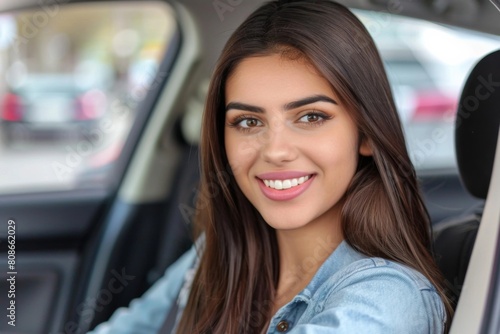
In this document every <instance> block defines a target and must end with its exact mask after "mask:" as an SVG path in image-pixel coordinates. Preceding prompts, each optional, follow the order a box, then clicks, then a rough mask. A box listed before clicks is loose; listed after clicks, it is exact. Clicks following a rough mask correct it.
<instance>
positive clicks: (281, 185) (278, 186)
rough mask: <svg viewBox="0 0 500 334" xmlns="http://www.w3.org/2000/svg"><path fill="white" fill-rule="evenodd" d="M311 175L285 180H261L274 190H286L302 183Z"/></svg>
mask: <svg viewBox="0 0 500 334" xmlns="http://www.w3.org/2000/svg"><path fill="white" fill-rule="evenodd" d="M310 177H312V175H306V176H301V177H299V178H293V179H285V180H262V181H263V182H264V184H265V185H266V187H268V188H271V189H275V190H286V189H290V188H294V187H297V186H299V185H301V184H302V183H304V182H306V181H307V180H309V178H310Z"/></svg>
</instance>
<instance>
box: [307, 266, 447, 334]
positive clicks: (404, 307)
mask: <svg viewBox="0 0 500 334" xmlns="http://www.w3.org/2000/svg"><path fill="white" fill-rule="evenodd" d="M316 297H317V298H318V299H317V301H318V307H317V311H319V312H321V311H327V310H336V312H337V313H338V314H344V315H346V314H350V315H351V316H354V317H355V318H359V319H368V318H369V319H371V321H375V322H374V323H378V324H380V326H381V328H385V329H386V330H387V332H393V331H395V330H406V332H408V329H409V328H412V333H419V332H422V333H440V332H442V328H443V325H444V322H445V319H446V316H445V311H444V305H443V303H442V301H441V298H440V296H439V294H438V293H437V291H436V289H435V287H434V286H433V285H432V284H431V283H430V282H429V280H428V279H427V278H426V277H425V276H423V275H422V274H421V273H419V272H418V271H416V270H414V269H412V268H409V267H407V266H404V265H402V264H399V263H396V262H393V261H389V260H386V259H382V258H362V259H359V260H356V261H354V262H352V263H351V264H349V265H348V266H346V267H344V268H342V269H341V270H340V271H338V272H337V273H336V274H335V275H333V276H332V277H330V278H329V279H328V280H326V281H325V283H324V284H323V286H322V288H321V289H320V291H318V295H317V296H316ZM372 324H373V322H372ZM417 329H418V330H417Z"/></svg>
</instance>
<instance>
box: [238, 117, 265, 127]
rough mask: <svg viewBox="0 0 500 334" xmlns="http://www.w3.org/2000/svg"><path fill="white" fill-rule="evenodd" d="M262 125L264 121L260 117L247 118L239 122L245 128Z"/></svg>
mask: <svg viewBox="0 0 500 334" xmlns="http://www.w3.org/2000/svg"><path fill="white" fill-rule="evenodd" d="M261 125H262V122H261V121H259V120H258V119H255V118H245V119H242V120H241V121H240V122H239V126H240V127H242V128H244V129H248V128H255V127H258V126H261Z"/></svg>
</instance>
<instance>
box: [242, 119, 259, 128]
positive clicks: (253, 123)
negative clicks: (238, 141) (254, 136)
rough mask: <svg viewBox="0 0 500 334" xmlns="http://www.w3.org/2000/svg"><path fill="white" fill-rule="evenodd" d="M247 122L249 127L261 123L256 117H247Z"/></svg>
mask: <svg viewBox="0 0 500 334" xmlns="http://www.w3.org/2000/svg"><path fill="white" fill-rule="evenodd" d="M245 123H246V126H247V127H249V128H253V127H255V126H257V125H259V123H258V121H257V120H256V119H247V120H246V121H245Z"/></svg>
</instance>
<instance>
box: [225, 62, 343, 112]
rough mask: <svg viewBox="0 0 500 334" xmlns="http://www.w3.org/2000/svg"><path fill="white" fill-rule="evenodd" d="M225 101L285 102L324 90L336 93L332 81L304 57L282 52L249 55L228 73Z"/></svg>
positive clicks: (333, 95)
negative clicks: (292, 57)
mask: <svg viewBox="0 0 500 334" xmlns="http://www.w3.org/2000/svg"><path fill="white" fill-rule="evenodd" d="M225 94H226V101H228V102H229V101H231V100H233V99H237V100H243V101H240V102H245V100H246V101H248V102H249V101H252V102H256V100H257V101H260V102H262V103H270V102H276V103H286V102H289V101H290V100H294V99H296V98H297V97H302V96H309V95H314V94H325V95H328V96H331V97H335V94H334V92H333V90H332V87H331V84H330V83H329V82H328V80H326V79H325V78H324V77H323V76H322V75H321V74H320V73H319V72H318V71H317V70H316V68H315V67H314V66H313V65H312V64H311V63H310V62H309V61H308V60H307V59H306V58H304V57H300V58H294V59H290V58H288V57H285V56H282V55H280V54H271V55H266V56H258V57H249V58H246V59H244V60H243V61H241V62H240V63H239V64H238V66H237V67H236V68H235V69H234V70H233V72H232V74H231V75H230V76H229V78H228V80H227V82H226V87H225Z"/></svg>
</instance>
